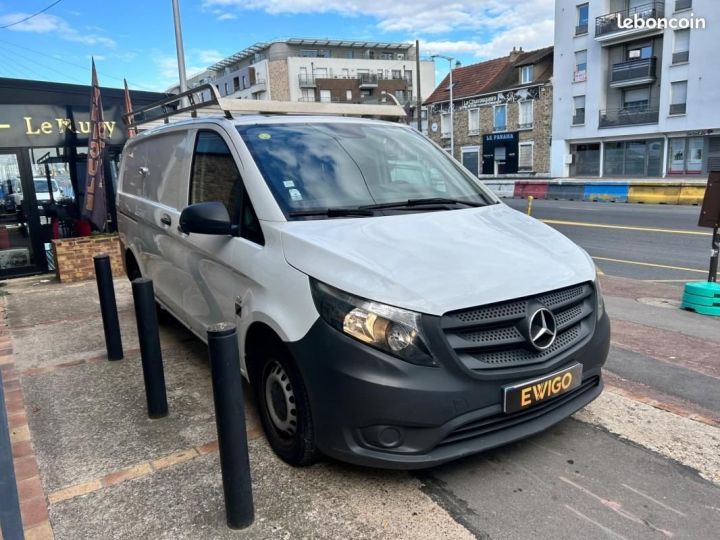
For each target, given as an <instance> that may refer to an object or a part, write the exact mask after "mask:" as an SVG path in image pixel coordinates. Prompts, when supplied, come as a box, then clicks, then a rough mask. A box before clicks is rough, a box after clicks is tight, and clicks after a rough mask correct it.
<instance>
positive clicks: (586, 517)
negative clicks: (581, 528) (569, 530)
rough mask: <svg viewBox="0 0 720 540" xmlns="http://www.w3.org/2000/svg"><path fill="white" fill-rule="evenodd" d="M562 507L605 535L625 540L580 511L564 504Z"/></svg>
mask: <svg viewBox="0 0 720 540" xmlns="http://www.w3.org/2000/svg"><path fill="white" fill-rule="evenodd" d="M564 506H565V508H567V509H568V510H570V511H571V512H572V513H573V514H575V515H576V516H577V517H579V518H580V519H583V520H585V521H587V522H588V523H592V524H593V525H595V526H596V527H598V528H600V529H602V530H603V531H604V532H605V533H607V534H608V535H609V536H612V537H613V538H620V539H622V540H627V537H625V536H623V535H622V534H618V533H616V532H615V531H613V530H612V529H609V528H608V527H606V526H605V525H603V524H602V523H598V522H597V521H595V520H594V519H593V518H591V517H588V516H586V515H585V514H583V513H582V512H581V511H580V510H576V509H575V508H573V507H572V506H570V505H569V504H566V505H564Z"/></svg>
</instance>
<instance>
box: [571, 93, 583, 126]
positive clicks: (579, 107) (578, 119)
mask: <svg viewBox="0 0 720 540" xmlns="http://www.w3.org/2000/svg"><path fill="white" fill-rule="evenodd" d="M573 108H574V109H575V110H574V111H573V119H572V124H573V126H580V125H582V124H584V123H585V96H575V97H574V98H573Z"/></svg>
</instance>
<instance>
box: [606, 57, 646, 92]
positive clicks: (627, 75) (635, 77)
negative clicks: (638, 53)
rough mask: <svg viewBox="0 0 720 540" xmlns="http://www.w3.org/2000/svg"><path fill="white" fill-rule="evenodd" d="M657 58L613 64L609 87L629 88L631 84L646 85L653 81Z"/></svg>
mask: <svg viewBox="0 0 720 540" xmlns="http://www.w3.org/2000/svg"><path fill="white" fill-rule="evenodd" d="M656 69H657V58H655V57H654V56H653V57H652V58H643V59H641V60H630V61H629V62H622V63H620V64H613V66H612V68H611V69H610V86H612V87H618V86H630V85H633V84H646V83H650V82H653V81H654V80H655V72H656Z"/></svg>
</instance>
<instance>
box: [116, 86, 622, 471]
mask: <svg viewBox="0 0 720 540" xmlns="http://www.w3.org/2000/svg"><path fill="white" fill-rule="evenodd" d="M246 101H249V100H243V102H246ZM256 103H263V102H256ZM291 105H296V104H291ZM313 105H314V104H313ZM328 105H330V104H328ZM246 106H247V105H246ZM358 107H362V106H358ZM321 110H322V109H321ZM117 208H118V224H119V229H120V239H121V242H122V246H123V250H124V253H125V261H126V268H127V273H128V276H129V277H130V278H131V279H133V278H136V277H138V276H141V275H142V276H145V277H149V278H151V279H152V280H153V281H154V284H155V293H156V296H157V301H158V303H159V304H160V305H161V306H162V307H163V308H164V309H166V310H167V311H169V312H170V313H172V314H173V315H174V316H175V317H176V318H177V319H179V320H180V321H181V322H182V323H184V324H185V325H186V326H187V327H188V328H190V329H191V330H192V331H193V332H194V333H196V334H197V335H198V336H199V337H200V338H201V339H206V330H207V328H208V326H209V325H211V324H214V323H217V322H222V321H232V322H234V323H236V324H237V326H238V337H239V347H240V352H241V358H242V369H243V373H244V375H245V376H246V377H247V379H248V380H249V382H250V384H251V385H252V387H253V389H254V393H255V396H256V398H257V401H258V408H259V411H260V415H261V419H262V423H263V427H264V430H265V433H266V435H267V438H268V440H269V442H270V444H271V446H272V448H273V449H274V450H275V452H276V453H277V454H278V455H279V456H280V457H281V458H282V459H284V460H285V461H287V462H288V463H290V464H293V465H305V464H308V463H311V462H313V461H314V460H315V459H317V458H318V456H320V455H322V454H325V455H328V456H332V457H335V458H338V459H341V460H345V461H348V462H353V463H357V464H362V465H372V466H380V467H392V468H421V467H428V466H431V465H436V464H439V463H442V462H445V461H448V460H451V459H455V458H459V457H461V456H465V455H468V454H472V453H475V452H479V451H482V450H485V449H488V448H492V447H496V446H498V445H502V444H505V443H508V442H510V441H514V440H516V439H519V438H522V437H527V436H529V435H532V434H534V433H537V432H539V431H542V430H544V429H546V428H548V427H549V426H551V425H553V424H555V423H557V422H559V421H560V420H562V419H563V418H566V417H567V416H568V415H570V414H572V413H573V412H575V411H576V410H578V409H579V408H581V407H583V406H584V405H586V404H587V403H589V402H590V401H592V400H593V399H595V398H596V397H597V396H598V395H599V394H600V392H601V390H602V386H603V384H602V380H601V371H600V369H601V367H602V365H603V364H604V362H605V359H606V356H607V353H608V347H609V332H610V326H609V322H608V317H607V315H606V314H605V310H604V306H603V301H602V297H601V295H600V289H599V287H598V283H597V276H596V273H595V266H594V264H593V261H592V260H591V258H590V257H589V256H588V255H587V254H586V253H585V252H584V251H583V250H582V249H581V248H579V247H578V246H576V245H575V244H573V243H572V242H571V241H570V240H568V239H567V238H566V237H564V236H563V235H562V234H560V233H558V232H557V231H555V230H553V229H552V228H550V227H548V226H546V225H544V224H543V223H540V222H539V221H536V220H535V219H533V218H531V217H528V216H526V215H524V214H522V213H520V212H517V211H515V210H512V209H510V208H509V207H508V206H506V205H505V204H503V203H502V202H501V201H500V200H498V199H497V198H496V197H495V196H494V195H493V194H492V193H491V192H490V191H489V190H487V189H486V188H485V187H483V185H482V183H481V182H479V181H478V179H477V178H475V177H473V176H472V175H471V174H470V173H469V172H468V171H467V170H465V169H464V168H463V167H462V166H461V165H460V164H459V163H457V162H456V161H455V160H453V159H451V158H450V156H448V155H447V153H445V152H444V151H443V150H442V149H440V148H439V147H437V146H436V145H434V144H433V143H431V142H430V141H429V140H428V139H427V138H425V137H424V136H423V135H421V134H419V133H418V132H416V131H415V130H413V129H411V128H409V127H407V126H404V125H400V124H397V123H390V122H383V121H377V120H370V119H365V118H354V117H348V116H329V115H315V116H311V115H292V114H290V115H278V114H245V115H233V114H229V113H226V114H225V115H224V116H223V115H218V116H216V117H212V116H210V117H197V118H194V119H189V120H185V121H178V122H171V123H168V124H167V125H164V126H161V127H158V128H154V129H150V130H148V131H145V132H142V133H140V134H139V135H137V136H136V137H134V138H132V139H130V140H129V141H128V143H127V144H126V146H125V149H124V151H123V156H122V163H121V172H120V177H119V185H118V200H117Z"/></svg>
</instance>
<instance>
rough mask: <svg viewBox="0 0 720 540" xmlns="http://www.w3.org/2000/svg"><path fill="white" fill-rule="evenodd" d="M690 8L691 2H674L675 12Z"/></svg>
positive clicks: (683, 0)
mask: <svg viewBox="0 0 720 540" xmlns="http://www.w3.org/2000/svg"><path fill="white" fill-rule="evenodd" d="M691 7H692V0H675V11H683V10H684V9H690V8H691Z"/></svg>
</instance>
